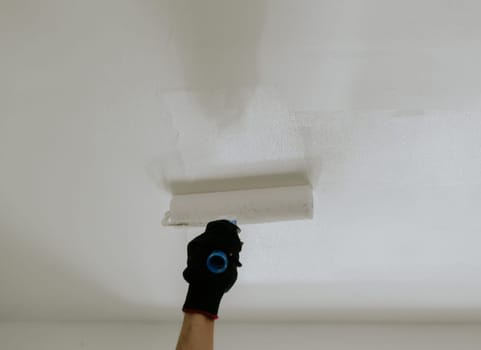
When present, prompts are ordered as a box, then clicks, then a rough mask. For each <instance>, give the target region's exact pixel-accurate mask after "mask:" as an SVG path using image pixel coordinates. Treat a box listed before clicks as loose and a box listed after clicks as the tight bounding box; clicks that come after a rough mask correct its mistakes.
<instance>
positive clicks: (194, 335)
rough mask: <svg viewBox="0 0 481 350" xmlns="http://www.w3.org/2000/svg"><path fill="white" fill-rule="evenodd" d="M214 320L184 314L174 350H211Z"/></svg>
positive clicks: (212, 347)
mask: <svg viewBox="0 0 481 350" xmlns="http://www.w3.org/2000/svg"><path fill="white" fill-rule="evenodd" d="M213 349H214V320H212V319H210V318H207V317H206V316H204V315H201V314H194V313H185V314H184V321H183V323H182V329H181V331H180V336H179V341H178V343H177V348H176V350H213Z"/></svg>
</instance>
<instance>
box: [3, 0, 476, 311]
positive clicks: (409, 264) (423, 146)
mask: <svg viewBox="0 0 481 350" xmlns="http://www.w3.org/2000/svg"><path fill="white" fill-rule="evenodd" d="M480 11H481V3H479V1H475V0H471V1H468V0H466V1H456V2H454V1H434V0H432V1H429V0H421V1H420V0H416V1H385V0H383V1H381V0H378V1H377V0H363V1H360V0H345V1H340V0H324V1H318V0H311V1H309V0H302V1H300V0H297V1H279V0H257V1H224V0H215V1H214V0H209V1H195V0H192V1H178V0H176V1H161V0H157V1H154V0H137V1H113V0H95V1H82V2H78V1H75V2H74V1H60V0H58V1H54V0H50V1H42V2H38V1H33V0H31V1H26V0H24V1H17V0H15V1H14V0H3V1H2V2H1V3H0V45H1V46H0V50H1V56H0V63H1V65H0V76H1V79H0V319H1V320H20V319H22V320H27V319H28V320H33V319H51V320H52V319H55V320H65V319H75V320H94V319H95V320H99V319H102V320H168V319H178V318H179V314H180V311H179V310H180V307H181V305H182V302H183V298H184V295H185V290H186V284H185V283H184V282H183V280H182V277H181V272H182V269H183V267H184V264H185V244H186V241H187V240H188V239H189V238H190V237H192V236H193V235H194V234H195V233H196V231H193V230H186V229H179V228H169V229H167V228H163V227H161V225H160V221H161V217H162V214H163V212H164V211H165V210H166V209H167V206H168V201H169V199H170V192H171V190H176V191H177V190H179V191H180V190H182V188H181V187H182V184H183V186H184V190H185V188H189V186H190V185H192V184H190V185H189V182H192V181H194V182H196V183H195V184H198V185H199V184H201V183H202V181H204V185H205V184H206V183H209V181H210V184H211V185H212V183H215V181H214V182H212V181H211V180H213V179H214V180H219V179H222V178H227V179H230V180H229V181H230V183H231V184H232V183H235V182H236V181H238V182H239V183H241V182H242V181H244V183H249V182H250V183H253V184H255V183H256V179H257V180H259V179H263V180H262V181H265V179H266V176H267V175H272V174H281V177H282V176H284V177H285V178H286V179H291V178H292V177H293V176H294V177H295V176H298V177H307V178H308V179H309V181H310V183H311V184H312V186H313V187H314V192H315V193H314V194H315V219H314V220H312V221H306V222H287V223H279V224H269V225H267V224H266V225H251V226H244V227H243V232H242V238H243V240H244V241H245V249H244V251H243V254H242V261H243V263H244V267H243V268H242V270H241V271H240V277H239V281H238V285H237V286H236V288H235V289H233V290H232V292H230V293H229V294H228V295H226V297H225V299H224V302H223V308H222V310H221V317H223V318H225V319H243V320H249V319H291V320H301V319H302V320H314V319H316V320H321V319H391V320H401V319H403V320H408V319H409V320H424V319H426V320H427V319H435V320H445V319H446V320H447V319H450V320H475V319H476V320H481V279H480V278H479V276H480V273H481V254H479V246H480V244H481V236H480V234H481V215H480V209H481V114H480V111H481V98H480V96H481V70H480V69H479V62H481V42H480V40H479V38H480V34H481V22H480V21H479V12H480ZM282 174H284V175H282ZM256 176H260V177H257V178H256ZM246 178H247V179H248V180H245V179H246ZM199 181H201V182H199ZM259 181H260V180H259ZM179 183H180V185H179ZM195 184H194V185H195ZM179 186H180V187H179ZM186 186H187V187H186Z"/></svg>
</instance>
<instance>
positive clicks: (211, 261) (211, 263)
mask: <svg viewBox="0 0 481 350" xmlns="http://www.w3.org/2000/svg"><path fill="white" fill-rule="evenodd" d="M206 263H207V268H208V269H209V271H210V272H212V273H215V274H220V273H223V272H224V271H225V270H227V266H228V265H229V260H228V259H227V255H226V253H224V252H223V251H222V250H214V251H213V252H212V253H210V255H209V257H208V258H207V262H206Z"/></svg>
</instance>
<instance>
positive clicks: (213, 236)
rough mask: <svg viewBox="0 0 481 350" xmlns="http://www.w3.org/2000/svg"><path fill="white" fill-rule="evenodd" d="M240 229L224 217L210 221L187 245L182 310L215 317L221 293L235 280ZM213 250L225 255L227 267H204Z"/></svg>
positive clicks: (239, 245)
mask: <svg viewBox="0 0 481 350" xmlns="http://www.w3.org/2000/svg"><path fill="white" fill-rule="evenodd" d="M239 231H240V229H239V228H238V227H237V226H236V225H234V224H233V223H231V222H230V221H228V220H217V221H211V222H209V223H208V224H207V226H206V229H205V232H204V233H203V234H201V235H199V236H197V237H196V238H194V239H193V240H192V241H190V242H189V244H188V245H187V268H186V269H185V270H184V279H185V280H186V281H187V282H188V283H189V290H188V292H187V297H186V299H185V303H184V307H183V308H182V310H183V311H184V312H194V313H201V314H204V315H206V316H208V317H210V318H212V319H217V318H218V316H217V313H218V311H219V305H220V301H221V299H222V296H223V295H224V293H226V292H227V291H229V289H230V288H231V287H232V286H233V285H234V283H235V281H236V280H237V267H240V266H242V264H241V263H240V262H239V253H240V251H241V248H242V242H241V241H240V239H239ZM214 251H221V252H223V253H225V256H226V257H227V268H226V269H225V271H223V272H221V273H215V272H212V271H211V270H209V268H208V267H207V259H208V258H209V256H210V255H211V254H212V252H214Z"/></svg>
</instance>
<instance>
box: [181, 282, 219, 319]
mask: <svg viewBox="0 0 481 350" xmlns="http://www.w3.org/2000/svg"><path fill="white" fill-rule="evenodd" d="M223 295H224V293H223V292H219V291H218V290H217V291H216V290H209V289H208V288H205V287H204V286H199V285H192V284H190V285H189V290H188V291H187V296H186V298H185V303H184V306H183V307H182V311H184V312H186V313H199V314H202V315H204V316H207V317H208V318H210V319H213V320H216V319H218V318H219V316H218V315H217V313H218V312H219V305H220V301H221V300H222V296H223Z"/></svg>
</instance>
